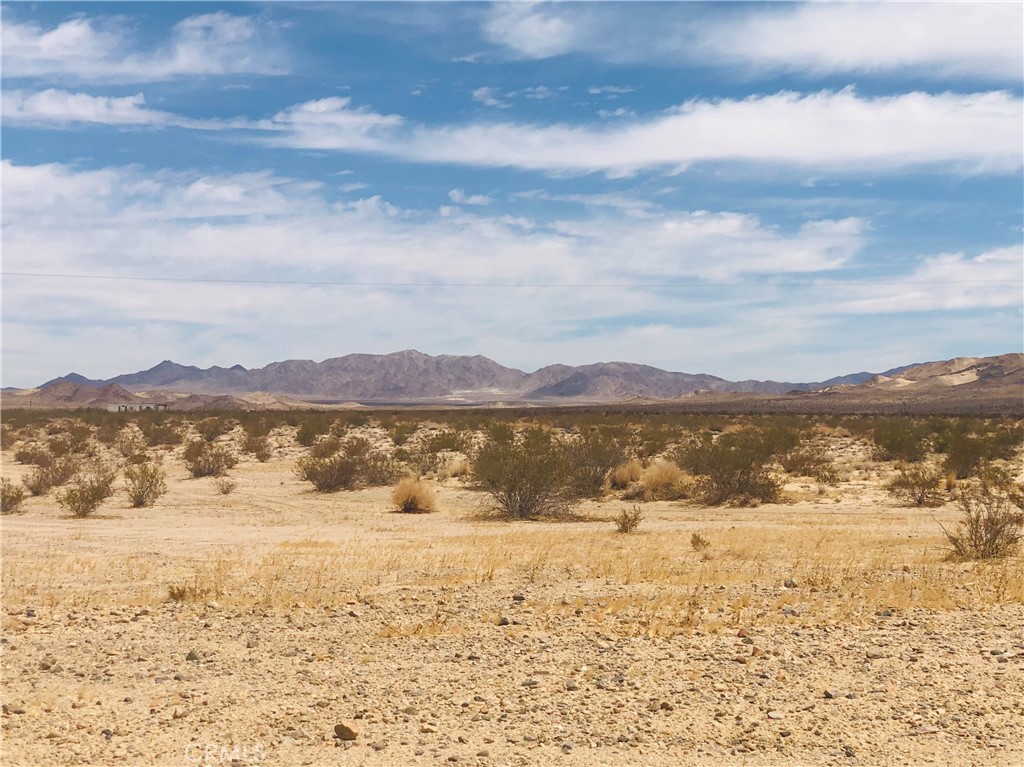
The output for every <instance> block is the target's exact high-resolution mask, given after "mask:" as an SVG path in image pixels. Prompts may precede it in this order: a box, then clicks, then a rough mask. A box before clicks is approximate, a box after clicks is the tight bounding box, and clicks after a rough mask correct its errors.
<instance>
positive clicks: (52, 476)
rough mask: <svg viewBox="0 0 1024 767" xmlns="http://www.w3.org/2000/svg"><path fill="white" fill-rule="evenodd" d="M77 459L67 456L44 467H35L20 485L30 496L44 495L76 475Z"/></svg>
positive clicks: (78, 465) (77, 468)
mask: <svg viewBox="0 0 1024 767" xmlns="http://www.w3.org/2000/svg"><path fill="white" fill-rule="evenodd" d="M79 467H80V464H79V461H78V459H76V458H74V457H71V456H68V457H66V458H56V459H54V460H53V461H51V462H50V463H49V464H47V465H46V466H37V467H36V468H35V470H33V471H32V472H31V473H30V474H29V475H28V476H26V477H24V478H23V479H22V480H21V483H22V484H23V485H24V486H25V487H26V488H27V489H28V491H29V492H30V493H32V495H46V494H47V493H48V492H50V490H52V489H53V488H55V487H60V486H61V485H63V484H65V483H67V482H68V480H70V479H71V478H72V477H74V476H75V474H76V473H78V470H79Z"/></svg>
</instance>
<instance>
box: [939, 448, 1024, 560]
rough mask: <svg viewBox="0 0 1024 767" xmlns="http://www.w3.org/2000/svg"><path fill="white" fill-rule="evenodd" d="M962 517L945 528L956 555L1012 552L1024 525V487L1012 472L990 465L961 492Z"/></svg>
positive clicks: (984, 556) (977, 556)
mask: <svg viewBox="0 0 1024 767" xmlns="http://www.w3.org/2000/svg"><path fill="white" fill-rule="evenodd" d="M957 503H958V505H959V506H960V511H961V518H960V521H959V522H958V523H957V526H956V528H955V529H953V530H947V529H946V528H944V527H943V528H942V532H943V533H945V535H946V539H947V540H948V541H949V543H950V546H951V548H952V552H953V554H954V556H956V557H958V558H960V559H997V558H1001V557H1006V556H1009V555H1010V554H1012V553H1013V552H1014V551H1016V550H1017V548H1018V547H1019V545H1020V541H1021V531H1022V529H1024V513H1022V509H1024V488H1022V487H1021V486H1020V485H1019V484H1017V483H1016V482H1014V481H1013V480H1012V478H1011V477H1010V475H1009V473H1008V472H1005V471H1000V470H998V469H995V468H994V467H988V468H986V470H984V471H982V472H981V473H980V477H979V479H978V480H977V481H974V482H971V483H969V484H967V486H966V487H963V488H962V489H961V490H960V492H959V494H958V496H957Z"/></svg>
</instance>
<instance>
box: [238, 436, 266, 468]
mask: <svg viewBox="0 0 1024 767" xmlns="http://www.w3.org/2000/svg"><path fill="white" fill-rule="evenodd" d="M242 452H244V453H248V454H249V455H251V456H253V457H254V458H255V459H256V460H257V461H259V462H260V463H266V462H267V461H269V460H270V456H271V449H270V440H268V439H267V438H266V436H256V435H253V434H249V433H248V432H246V435H245V437H244V438H243V439H242Z"/></svg>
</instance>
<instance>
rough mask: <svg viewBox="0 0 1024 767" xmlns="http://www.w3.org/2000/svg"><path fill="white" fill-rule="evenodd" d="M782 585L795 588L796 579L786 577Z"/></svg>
mask: <svg viewBox="0 0 1024 767" xmlns="http://www.w3.org/2000/svg"><path fill="white" fill-rule="evenodd" d="M782 585H783V586H785V587H786V588H787V589H795V588H796V581H795V580H793V579H792V578H786V580H784V581H783V582H782Z"/></svg>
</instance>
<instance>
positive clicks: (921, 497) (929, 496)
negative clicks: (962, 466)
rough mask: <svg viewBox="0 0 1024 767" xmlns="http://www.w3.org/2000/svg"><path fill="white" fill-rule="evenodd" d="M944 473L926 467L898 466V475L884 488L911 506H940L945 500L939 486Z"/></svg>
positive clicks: (942, 481) (942, 480) (943, 479)
mask: <svg viewBox="0 0 1024 767" xmlns="http://www.w3.org/2000/svg"><path fill="white" fill-rule="evenodd" d="M945 479H946V475H945V472H944V471H943V470H942V469H940V468H934V469H933V468H929V467H927V466H900V467H899V468H898V474H897V475H896V476H895V477H894V478H893V479H892V480H891V481H890V482H889V483H888V484H887V485H886V486H885V489H886V490H887V491H888V492H889V494H890V495H892V496H893V497H895V498H897V499H898V500H900V501H903V502H904V503H907V504H911V505H913V506H941V505H942V504H943V501H944V500H945V499H944V497H943V495H942V490H941V485H942V484H943V483H944V482H945Z"/></svg>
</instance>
